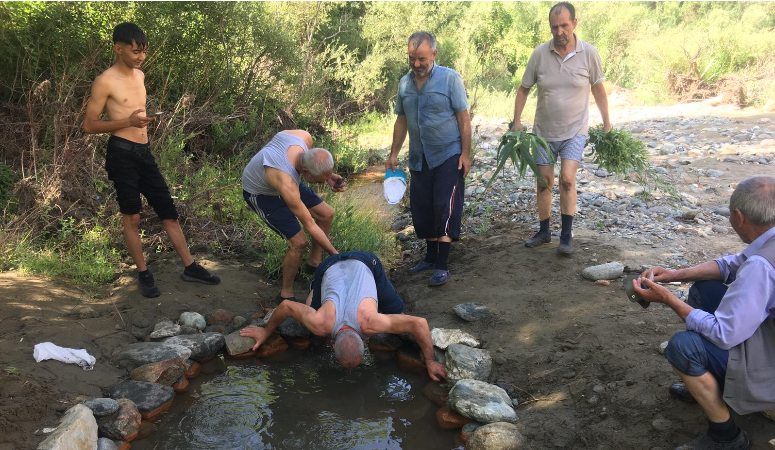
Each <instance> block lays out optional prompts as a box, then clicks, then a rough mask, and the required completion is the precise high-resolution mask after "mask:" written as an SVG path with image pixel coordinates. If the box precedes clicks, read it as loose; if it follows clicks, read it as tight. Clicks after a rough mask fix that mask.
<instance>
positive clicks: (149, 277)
mask: <svg viewBox="0 0 775 450" xmlns="http://www.w3.org/2000/svg"><path fill="white" fill-rule="evenodd" d="M137 284H138V285H140V291H141V292H142V293H143V297H148V298H153V297H158V296H159V295H161V292H159V288H157V287H156V282H155V281H154V280H153V274H152V273H151V271H150V270H146V271H145V272H143V273H140V274H139V275H138V277H137Z"/></svg>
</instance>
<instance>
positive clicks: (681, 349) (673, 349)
mask: <svg viewBox="0 0 775 450" xmlns="http://www.w3.org/2000/svg"><path fill="white" fill-rule="evenodd" d="M726 292H727V286H726V285H725V284H724V283H722V282H720V281H697V282H695V283H694V284H693V285H692V287H691V288H690V289H689V300H688V301H687V302H686V303H687V304H688V305H689V306H692V307H694V308H697V309H701V310H703V311H706V312H709V313H711V314H713V313H714V312H715V311H716V308H718V305H719V304H720V303H721V299H722V298H724V294H726ZM665 357H666V358H667V360H668V361H669V362H670V364H672V365H673V367H675V368H676V369H678V371H679V372H681V373H683V374H684V375H689V376H691V377H698V376H700V375H704V374H705V373H706V372H710V373H711V374H712V375H713V376H714V377H715V378H716V380H717V381H718V383H719V386H720V387H721V389H722V390H723V389H724V378H725V374H726V372H727V359H728V358H729V351H727V350H722V349H720V348H718V347H717V346H716V345H715V344H713V343H712V342H710V341H709V340H707V339H705V337H703V336H702V335H700V334H699V333H697V332H695V331H682V332H680V333H676V334H675V335H674V336H673V337H672V338H671V339H670V342H669V343H668V346H667V348H666V349H665Z"/></svg>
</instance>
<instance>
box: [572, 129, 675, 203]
mask: <svg viewBox="0 0 775 450" xmlns="http://www.w3.org/2000/svg"><path fill="white" fill-rule="evenodd" d="M587 147H588V148H589V149H590V150H591V151H590V153H588V154H587V155H585V156H587V157H590V156H591V157H592V158H593V161H594V163H595V164H597V165H598V166H599V167H602V168H603V169H605V170H607V171H609V172H612V173H615V174H617V175H619V176H620V177H624V178H628V179H629V178H634V179H635V180H637V181H638V182H639V183H640V184H641V185H643V187H644V188H646V189H648V188H649V186H650V185H651V184H653V185H655V186H656V187H658V188H660V189H661V190H662V191H664V192H666V193H667V194H668V195H670V196H671V197H677V196H678V192H677V191H676V189H675V188H674V187H672V185H671V184H670V183H668V182H667V181H665V180H664V179H663V178H662V177H660V176H659V174H657V173H656V172H655V171H654V168H653V167H651V164H650V163H649V154H648V151H647V150H646V146H645V145H644V144H643V142H641V141H640V140H639V139H638V138H636V137H635V136H633V135H632V133H630V132H629V131H627V130H624V129H619V128H613V129H611V131H609V132H608V133H606V132H604V131H603V126H602V125H598V126H596V127H592V128H590V129H589V139H588V140H587Z"/></svg>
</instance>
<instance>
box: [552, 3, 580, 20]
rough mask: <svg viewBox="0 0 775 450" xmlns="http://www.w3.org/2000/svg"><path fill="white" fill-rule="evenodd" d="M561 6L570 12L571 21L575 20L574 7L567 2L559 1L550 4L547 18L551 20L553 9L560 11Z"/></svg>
mask: <svg viewBox="0 0 775 450" xmlns="http://www.w3.org/2000/svg"><path fill="white" fill-rule="evenodd" d="M562 8H565V9H567V10H568V12H569V13H570V20H571V22H573V21H574V20H576V8H574V7H573V5H571V4H570V3H568V2H560V3H558V4H556V5H554V6H552V9H550V10H549V20H552V13H553V12H554V10H555V9H560V11H562ZM558 14H559V12H558Z"/></svg>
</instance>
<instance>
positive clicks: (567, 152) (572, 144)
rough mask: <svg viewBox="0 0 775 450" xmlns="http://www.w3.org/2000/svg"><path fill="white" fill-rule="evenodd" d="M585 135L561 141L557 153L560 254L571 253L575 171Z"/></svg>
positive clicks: (582, 150)
mask: <svg viewBox="0 0 775 450" xmlns="http://www.w3.org/2000/svg"><path fill="white" fill-rule="evenodd" d="M585 144H586V136H584V135H576V136H574V137H573V138H571V139H568V140H566V141H563V142H562V143H561V144H560V146H559V148H558V153H559V156H560V158H561V163H560V213H561V220H562V230H561V231H560V245H559V246H558V247H557V252H558V253H560V254H561V255H570V254H572V253H573V244H572V242H573V216H574V215H575V214H576V172H577V171H578V168H579V162H581V158H582V157H583V155H584V145H585Z"/></svg>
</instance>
